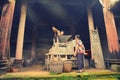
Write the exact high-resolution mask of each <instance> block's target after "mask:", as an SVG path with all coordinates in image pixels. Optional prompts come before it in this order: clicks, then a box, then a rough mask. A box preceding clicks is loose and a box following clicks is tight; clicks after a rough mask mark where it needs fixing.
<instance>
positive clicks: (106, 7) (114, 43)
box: [102, 0, 119, 53]
mask: <svg viewBox="0 0 120 80" xmlns="http://www.w3.org/2000/svg"><path fill="white" fill-rule="evenodd" d="M102 3H103V4H102V5H103V14H104V21H105V27H106V34H107V41H108V47H109V51H110V53H114V52H115V53H116V52H119V41H118V35H117V30H116V26H115V21H114V16H113V13H112V12H111V11H110V6H111V2H110V0H102Z"/></svg>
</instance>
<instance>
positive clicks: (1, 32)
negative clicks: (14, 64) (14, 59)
mask: <svg viewBox="0 0 120 80" xmlns="http://www.w3.org/2000/svg"><path fill="white" fill-rule="evenodd" d="M14 8H15V0H9V3H6V4H4V6H3V10H2V15H1V20H0V57H1V58H3V59H4V58H6V57H7V55H6V47H7V43H8V41H10V40H8V39H10V38H8V37H10V32H11V27H12V21H13V15H14Z"/></svg>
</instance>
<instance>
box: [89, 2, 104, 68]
mask: <svg viewBox="0 0 120 80" xmlns="http://www.w3.org/2000/svg"><path fill="white" fill-rule="evenodd" d="M87 12H88V25H89V34H90V47H91V55H92V58H93V60H94V62H95V67H96V68H105V64H104V58H103V53H102V48H101V42H100V38H99V33H98V30H97V29H95V28H94V20H93V16H92V10H91V8H90V6H89V3H87Z"/></svg>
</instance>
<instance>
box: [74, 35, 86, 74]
mask: <svg viewBox="0 0 120 80" xmlns="http://www.w3.org/2000/svg"><path fill="white" fill-rule="evenodd" d="M75 41H76V46H75V52H74V56H76V57H77V65H78V72H83V71H84V53H85V47H84V44H83V43H82V41H81V40H80V36H79V35H76V36H75Z"/></svg>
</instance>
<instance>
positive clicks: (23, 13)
mask: <svg viewBox="0 0 120 80" xmlns="http://www.w3.org/2000/svg"><path fill="white" fill-rule="evenodd" d="M26 13H27V0H23V1H22V6H21V16H20V22H19V30H18V38H17V47H16V56H15V58H16V60H22V52H23V40H24V30H25V22H26Z"/></svg>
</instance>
